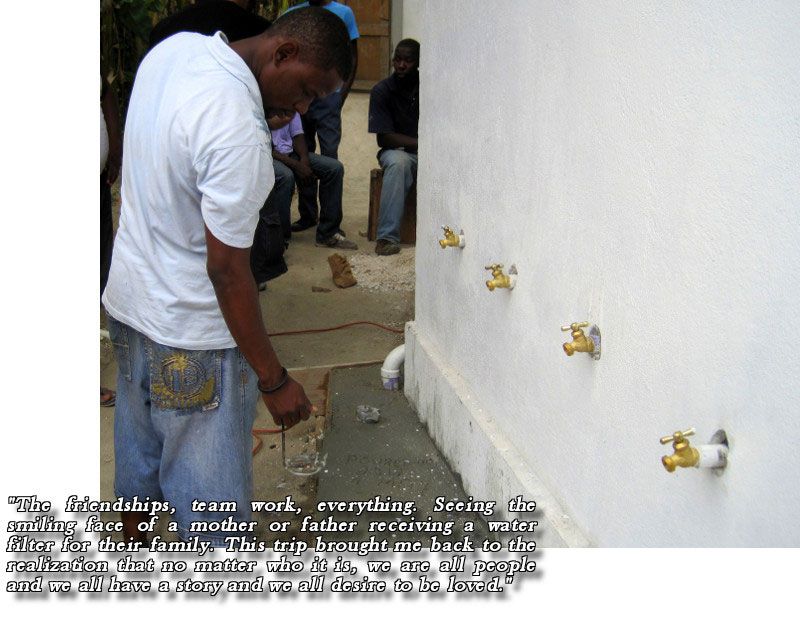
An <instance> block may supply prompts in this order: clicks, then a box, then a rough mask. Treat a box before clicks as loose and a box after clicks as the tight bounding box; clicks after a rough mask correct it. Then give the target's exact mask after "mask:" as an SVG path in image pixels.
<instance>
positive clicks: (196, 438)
mask: <svg viewBox="0 0 800 626" xmlns="http://www.w3.org/2000/svg"><path fill="white" fill-rule="evenodd" d="M108 325H109V326H108V327H109V332H110V334H111V341H112V342H113V344H114V352H115V355H116V359H117V367H118V370H119V371H118V375H117V402H116V408H115V412H114V456H115V480H114V491H115V493H116V496H117V497H122V498H124V499H126V500H130V499H132V498H133V497H134V496H138V497H139V500H144V499H145V498H150V499H151V500H156V501H168V502H169V503H170V506H172V507H174V508H175V513H174V514H173V515H172V518H173V520H174V521H175V522H177V524H178V529H179V530H178V534H179V535H180V537H181V539H183V540H187V539H189V538H191V537H194V536H198V537H199V538H200V539H203V540H208V541H211V542H212V545H215V546H224V545H225V542H224V538H225V537H227V536H233V535H239V534H247V533H233V534H231V533H217V532H199V531H192V530H191V524H192V522H195V521H222V520H224V519H225V518H227V517H228V516H232V517H233V519H234V520H235V521H249V520H250V517H251V511H250V501H251V500H252V490H253V477H252V436H251V431H252V429H253V420H254V419H255V413H256V402H258V398H259V395H260V394H259V392H258V388H257V386H256V385H257V382H258V381H257V377H256V375H255V372H253V370H252V369H251V368H250V365H249V364H248V363H247V361H246V360H245V359H244V357H243V356H242V354H241V352H240V351H239V349H238V348H228V349H222V350H182V349H178V348H171V347H169V346H164V345H161V344H159V343H156V342H155V341H152V340H150V339H148V338H147V337H146V336H144V335H142V334H141V333H139V332H138V331H136V330H134V329H133V328H131V327H130V326H127V325H126V324H122V323H121V322H119V321H117V320H115V319H112V318H111V317H109V320H108ZM193 500H199V501H202V502H221V501H227V502H235V503H236V511H235V512H224V513H216V512H214V513H211V512H207V511H202V512H194V511H192V501H193Z"/></svg>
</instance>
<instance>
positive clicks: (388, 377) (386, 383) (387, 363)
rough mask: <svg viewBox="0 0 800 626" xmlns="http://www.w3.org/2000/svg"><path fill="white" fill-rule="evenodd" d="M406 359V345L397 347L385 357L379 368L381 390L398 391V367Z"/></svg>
mask: <svg viewBox="0 0 800 626" xmlns="http://www.w3.org/2000/svg"><path fill="white" fill-rule="evenodd" d="M405 358H406V344H403V345H400V346H397V347H396V348H395V349H394V350H392V351H391V352H390V353H389V354H388V355H387V356H386V360H384V362H383V366H382V367H381V380H383V388H384V389H388V390H389V391H396V390H397V389H400V366H401V365H402V364H403V361H405Z"/></svg>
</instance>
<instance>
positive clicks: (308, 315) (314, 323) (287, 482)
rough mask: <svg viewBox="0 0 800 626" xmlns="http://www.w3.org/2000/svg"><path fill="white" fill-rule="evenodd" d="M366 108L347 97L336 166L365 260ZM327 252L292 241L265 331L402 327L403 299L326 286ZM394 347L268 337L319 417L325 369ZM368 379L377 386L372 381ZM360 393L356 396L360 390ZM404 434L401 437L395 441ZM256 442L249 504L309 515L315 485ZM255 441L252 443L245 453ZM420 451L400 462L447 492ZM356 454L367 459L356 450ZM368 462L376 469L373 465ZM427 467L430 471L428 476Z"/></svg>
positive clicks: (313, 428)
mask: <svg viewBox="0 0 800 626" xmlns="http://www.w3.org/2000/svg"><path fill="white" fill-rule="evenodd" d="M368 103H369V96H368V95H367V94H363V93H353V94H351V95H350V97H349V98H348V101H347V103H346V105H345V108H344V113H343V119H342V125H343V133H342V136H343V138H342V144H341V146H340V154H339V156H340V159H341V160H342V162H343V163H344V165H345V185H344V220H343V222H342V228H343V229H344V230H345V231H346V232H347V235H348V237H349V238H350V239H353V240H354V241H356V242H357V243H358V244H359V246H360V249H361V251H362V252H369V253H372V250H373V245H374V244H372V243H370V242H368V241H367V240H366V238H364V237H361V236H359V231H361V232H365V231H366V228H367V214H368V203H369V171H370V169H372V168H373V167H375V166H376V165H377V160H376V159H375V154H376V152H377V147H376V143H375V138H374V136H372V135H369V134H368V133H367V131H366V129H367V109H368ZM117 210H118V209H117ZM293 216H294V217H293V219H296V216H297V212H296V200H295V203H294V206H293ZM406 248H407V247H406ZM332 252H333V251H332V250H330V249H328V248H319V247H316V246H315V237H314V230H313V229H310V230H307V231H304V232H301V233H295V234H294V236H293V238H292V242H291V244H290V246H289V249H288V251H287V254H286V262H287V265H288V266H289V272H288V273H286V274H284V275H283V276H281V277H279V278H277V279H275V280H273V281H270V282H269V284H268V287H267V290H266V291H264V292H262V293H261V294H260V296H259V298H260V301H261V306H262V314H263V318H264V321H265V324H266V326H267V329H268V330H269V331H270V332H275V331H285V330H299V329H315V328H323V327H331V326H335V325H339V324H343V323H347V322H352V321H357V320H369V321H373V322H378V323H380V324H385V325H387V326H391V327H394V328H398V329H402V328H403V324H404V323H405V322H406V321H408V320H410V319H413V317H414V294H413V292H408V291H392V292H376V291H369V290H366V289H362V288H360V287H358V286H355V287H351V288H349V289H338V288H336V287H335V286H334V285H333V282H332V280H331V275H330V268H329V266H328V262H327V257H328V256H329V255H330V254H331V253H332ZM410 253H413V251H412V250H407V251H405V250H404V251H403V252H401V255H402V254H410ZM344 254H345V255H347V254H348V253H347V252H345V253H344ZM312 287H325V288H328V289H330V291H327V292H320V291H312ZM103 321H104V318H103V317H102V314H101V326H103V325H104V324H103ZM402 341H403V339H402V335H401V334H394V333H390V332H387V331H385V330H381V329H377V328H375V327H372V326H357V327H352V328H348V329H344V330H337V331H333V332H326V333H314V334H301V335H292V336H283V337H275V338H274V339H273V345H274V347H275V350H276V352H277V353H278V356H279V357H280V359H281V362H282V363H283V364H284V366H285V367H287V368H289V369H290V370H292V375H293V376H295V377H296V378H297V379H298V380H301V382H302V383H303V384H304V387H305V388H306V392H307V393H308V394H309V396H310V397H311V399H312V402H314V403H315V404H316V405H317V407H318V409H319V410H318V413H319V414H320V415H323V414H324V407H325V405H326V391H327V374H328V372H329V370H330V367H331V366H335V365H342V364H352V363H361V362H375V361H381V360H383V358H384V357H385V356H386V354H388V353H389V351H391V350H392V348H394V347H395V346H397V345H399V344H400V343H402ZM102 343H103V346H102V349H101V381H100V382H101V385H104V386H107V387H112V388H113V387H114V386H115V380H116V364H115V363H114V358H113V351H112V349H111V346H110V345H109V343H108V342H107V341H104V342H102ZM334 371H336V370H334ZM337 376H338V374H337ZM378 380H380V379H379V378H378ZM367 387H368V386H367ZM364 389H365V390H366V388H364ZM338 393H343V394H344V395H343V396H342V398H346V397H347V398H349V397H352V398H353V400H355V399H356V398H355V396H351V394H353V393H356V392H355V388H353V391H351V390H350V388H349V387H348V388H347V389H343V390H342V391H341V392H338ZM393 397H394V400H393V402H398V401H399V398H401V396H400V395H399V394H394V395H393ZM377 401H378V400H377V399H373V402H377ZM403 401H404V399H403ZM341 402H343V400H337V401H336V404H335V406H336V407H341V408H336V411H340V410H344V406H343V405H342V404H341ZM358 403H360V402H357V404H358ZM393 406H394V404H392V403H390V405H388V409H387V410H389V411H390V412H391V410H392V409H391V407H393ZM347 410H348V411H349V410H350V409H349V408H348V409H347ZM113 412H114V409H113V408H101V410H100V444H101V453H100V466H101V467H100V470H101V471H100V476H101V485H100V495H101V498H102V499H109V500H110V499H113V497H114V492H113V473H114V449H113ZM407 419H409V420H410V419H411V417H410V416H407ZM390 423H392V422H391V421H387V422H385V423H384V425H383V427H379V428H386V427H387V424H390ZM324 425H325V422H324V419H323V418H322V417H317V418H312V419H311V420H309V421H308V422H305V423H303V424H301V425H298V426H297V427H295V428H293V429H291V430H290V431H287V434H286V445H287V451H286V453H287V456H290V455H293V454H296V453H297V452H299V451H303V450H308V449H310V447H313V445H315V444H316V442H317V440H318V438H319V436H320V433H321V432H322V429H323V428H324ZM418 426H419V425H418ZM255 427H256V428H274V424H273V422H272V419H271V417H270V416H269V415H268V414H267V411H266V408H265V407H264V405H263V404H259V407H258V416H257V418H256V426H255ZM404 432H405V431H404ZM418 433H424V428H421V427H419V431H418V432H416V431H415V433H414V434H415V438H414V439H413V441H417V442H418V443H419V442H423V441H424V440H425V439H426V438H427V435H422V434H418ZM408 434H409V433H405V435H403V436H406V435H408ZM262 439H263V441H264V444H263V446H262V447H261V449H260V450H259V451H258V453H257V454H256V455H255V457H254V463H253V472H254V487H255V493H254V498H255V499H257V500H281V499H283V498H284V497H286V495H288V494H291V495H292V497H293V498H294V499H295V500H296V501H297V502H298V504H300V505H301V506H303V507H304V508H306V507H308V509H310V508H312V505H313V502H314V500H315V498H316V487H317V481H316V480H315V479H313V478H312V479H309V478H302V477H297V476H293V475H291V474H289V473H287V472H285V471H284V470H283V468H282V466H281V465H282V462H281V458H280V455H281V450H280V436H276V435H264V436H262ZM409 441H411V440H409ZM256 443H257V442H256V441H255V440H254V446H255V445H256ZM332 445H333V444H332ZM420 445H421V447H420V448H419V449H423V448H424V449H425V450H426V454H429V455H430V456H419V455H416V454H415V455H410V456H408V455H407V456H406V457H404V458H407V459H409V461H410V463H411V462H413V463H414V464H415V465H414V466H415V467H416V464H419V469H425V470H426V471H428V472H429V473H430V472H431V471H433V472H435V473H436V476H437V477H439V478H440V479H441V480H442V481H444V482H446V483H448V489H449V488H450V487H451V486H452V476H451V475H447V473H446V472H445V471H444V466H443V465H442V464H441V461H440V460H437V461H436V462H435V463H434V462H433V461H432V460H431V459H433V458H434V457H435V455H436V454H438V453H436V451H435V448H433V444H432V443H430V440H427V443H425V444H424V445H422V444H421V443H420ZM373 451H374V452H375V453H376V455H377V457H376V458H385V457H386V454H385V453H384V451H380V454H378V450H377V449H375V448H373ZM364 454H369V453H368V452H365V453H364ZM348 455H349V453H348ZM347 458H349V456H348V457H347ZM412 459H413V461H412ZM341 461H342V460H341V459H338V458H337V453H336V452H334V454H332V455H330V456H329V464H331V463H332V465H331V467H333V468H338V469H336V470H335V471H337V472H338V471H343V466H342V464H341ZM366 462H367V461H366V459H362V460H361V465H360V466H359V467H364V464H365V463H366ZM375 462H376V463H380V462H379V461H375ZM432 468H434V469H433V470H432ZM368 476H373V477H375V478H376V479H378V478H379V474H376V473H374V472H372V473H371V474H369V475H367V476H365V477H364V479H362V485H363V487H364V489H366V490H367V491H374V493H372V495H375V494H377V493H381V490H382V489H390V488H392V485H391V484H390V483H391V480H390V481H389V482H385V481H384V479H380V480H379V481H378V482H376V483H374V484H372V485H369V481H368V480H366V479H367V478H368ZM403 476H404V480H410V476H411V474H410V473H409V475H408V476H406V475H405V474H403ZM456 482H457V481H456ZM367 487H369V488H367ZM406 488H407V489H410V491H409V493H411V491H414V487H413V486H412V484H411V482H409V483H408V485H407V486H406ZM436 488H437V487H436V483H435V481H433V480H432V479H431V478H429V477H426V480H425V487H424V489H423V490H422V491H424V492H425V493H428V492H431V493H432V490H436ZM419 492H420V491H419V490H417V491H414V494H416V493H419ZM387 493H389V491H387ZM445 493H449V492H442V495H444V494H445ZM453 493H455V492H453ZM437 495H438V494H437Z"/></svg>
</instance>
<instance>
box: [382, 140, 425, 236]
mask: <svg viewBox="0 0 800 626" xmlns="http://www.w3.org/2000/svg"><path fill="white" fill-rule="evenodd" d="M378 160H379V161H380V164H381V167H382V168H383V185H382V188H381V208H380V214H379V216H378V235H377V239H378V240H384V241H389V242H392V243H398V242H399V241H400V222H401V221H402V219H403V211H404V210H405V203H406V195H407V194H408V190H409V189H411V185H413V184H414V180H415V179H416V177H417V155H416V154H409V153H408V152H405V151H404V150H383V151H382V152H381V153H380V156H379V157H378Z"/></svg>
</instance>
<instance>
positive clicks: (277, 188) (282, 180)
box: [250, 161, 294, 287]
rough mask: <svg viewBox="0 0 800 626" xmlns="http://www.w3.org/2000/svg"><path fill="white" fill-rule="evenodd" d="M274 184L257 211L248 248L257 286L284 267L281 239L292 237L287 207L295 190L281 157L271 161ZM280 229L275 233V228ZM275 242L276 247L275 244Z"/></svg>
mask: <svg viewBox="0 0 800 626" xmlns="http://www.w3.org/2000/svg"><path fill="white" fill-rule="evenodd" d="M273 167H274V170H275V185H274V187H273V188H272V191H270V194H269V196H268V197H267V201H266V202H265V203H264V206H263V207H262V208H261V211H259V219H258V224H257V225H256V232H255V235H254V236H253V246H252V248H250V269H251V270H252V272H253V277H254V278H255V281H256V283H258V284H259V287H260V286H261V285H263V283H265V282H266V281H268V280H270V279H271V278H275V277H276V276H280V275H281V274H283V273H284V272H285V271H286V263H285V262H284V261H283V250H284V242H283V240H284V239H288V238H289V237H291V232H292V231H291V226H290V224H289V209H290V206H291V203H292V192H293V191H294V174H292V170H290V169H289V168H288V167H286V166H285V165H284V164H283V163H281V162H280V161H273ZM276 230H280V231H281V232H282V233H283V237H282V238H276V237H275V231H276ZM276 245H277V248H276Z"/></svg>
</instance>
